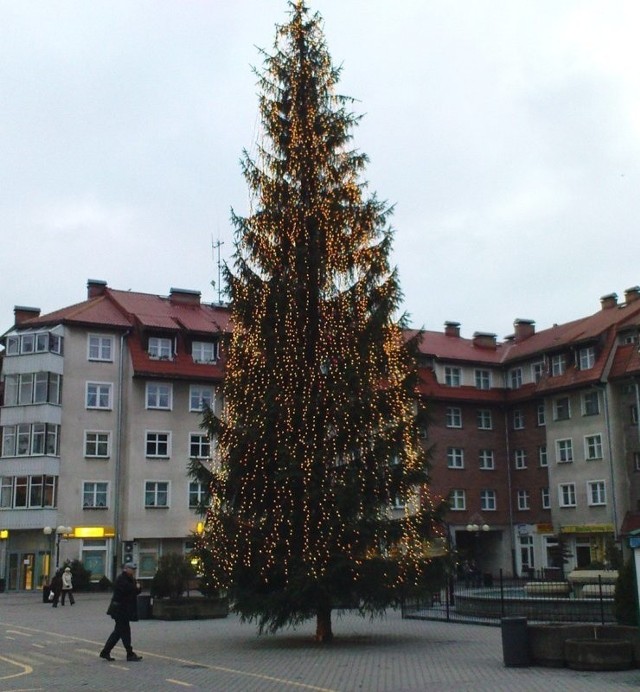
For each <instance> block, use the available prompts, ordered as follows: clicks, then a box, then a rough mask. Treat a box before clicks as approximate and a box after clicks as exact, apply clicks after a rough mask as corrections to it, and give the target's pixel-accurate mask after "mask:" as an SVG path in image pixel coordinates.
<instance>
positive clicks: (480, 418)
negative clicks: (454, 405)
mask: <svg viewBox="0 0 640 692" xmlns="http://www.w3.org/2000/svg"><path fill="white" fill-rule="evenodd" d="M476 421H477V423H478V430H493V414H492V412H491V409H490V408H479V409H478V410H477V412H476ZM487 423H488V425H487Z"/></svg>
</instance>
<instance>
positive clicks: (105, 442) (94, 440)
mask: <svg viewBox="0 0 640 692" xmlns="http://www.w3.org/2000/svg"><path fill="white" fill-rule="evenodd" d="M90 446H92V447H94V449H95V452H94V453H90V451H89V447H90ZM102 448H105V452H104V454H100V453H99V452H100V450H101V449H102ZM83 449H84V456H85V458H87V459H108V458H109V457H110V456H111V431H110V430H85V431H84V445H83Z"/></svg>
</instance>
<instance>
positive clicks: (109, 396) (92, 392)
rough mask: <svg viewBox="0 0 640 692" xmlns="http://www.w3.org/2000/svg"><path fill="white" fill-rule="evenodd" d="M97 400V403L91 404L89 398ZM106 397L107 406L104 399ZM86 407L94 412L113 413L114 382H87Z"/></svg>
mask: <svg viewBox="0 0 640 692" xmlns="http://www.w3.org/2000/svg"><path fill="white" fill-rule="evenodd" d="M90 396H91V397H92V398H95V403H94V404H90V403H89V397H90ZM105 396H106V405H104V404H103V403H102V402H103V399H104V398H105ZM85 405H86V408H87V409H88V410H92V411H111V409H112V408H113V382H87V383H86V388H85Z"/></svg>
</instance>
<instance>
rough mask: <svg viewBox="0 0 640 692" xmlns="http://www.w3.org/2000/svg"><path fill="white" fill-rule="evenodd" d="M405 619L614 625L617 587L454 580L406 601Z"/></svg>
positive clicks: (547, 579)
mask: <svg viewBox="0 0 640 692" xmlns="http://www.w3.org/2000/svg"><path fill="white" fill-rule="evenodd" d="M402 616H403V617H405V618H414V619H422V620H446V621H448V622H467V623H478V624H485V625H499V624H500V621H501V619H502V618H503V617H512V616H522V617H526V618H527V619H528V620H529V621H530V622H541V623H544V622H589V623H600V624H605V623H608V622H615V616H614V610H613V585H611V584H609V583H604V582H603V580H602V577H597V580H596V579H594V580H593V581H592V582H591V583H587V584H585V583H579V584H577V583H572V582H570V581H569V580H567V579H562V578H560V579H558V578H557V577H555V575H548V574H538V575H534V574H531V575H529V576H527V577H521V578H513V577H505V576H504V575H503V574H502V572H500V574H499V575H498V576H494V575H491V574H479V575H475V576H473V577H470V578H466V579H465V578H460V577H452V578H451V579H450V581H449V583H448V584H447V585H446V586H445V587H443V588H442V589H440V590H438V591H434V592H433V593H431V594H430V595H429V596H428V597H427V598H424V599H420V600H407V601H405V602H404V603H403V604H402Z"/></svg>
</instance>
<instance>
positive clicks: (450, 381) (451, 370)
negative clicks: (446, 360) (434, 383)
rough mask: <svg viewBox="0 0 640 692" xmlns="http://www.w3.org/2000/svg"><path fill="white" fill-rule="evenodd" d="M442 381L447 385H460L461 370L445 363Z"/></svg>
mask: <svg viewBox="0 0 640 692" xmlns="http://www.w3.org/2000/svg"><path fill="white" fill-rule="evenodd" d="M444 383H445V385H446V386H447V387H460V386H461V385H462V370H461V369H460V368H457V367H455V366H453V365H445V368H444Z"/></svg>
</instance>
